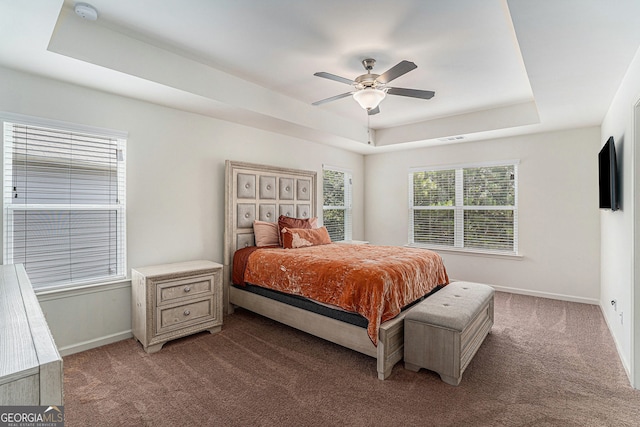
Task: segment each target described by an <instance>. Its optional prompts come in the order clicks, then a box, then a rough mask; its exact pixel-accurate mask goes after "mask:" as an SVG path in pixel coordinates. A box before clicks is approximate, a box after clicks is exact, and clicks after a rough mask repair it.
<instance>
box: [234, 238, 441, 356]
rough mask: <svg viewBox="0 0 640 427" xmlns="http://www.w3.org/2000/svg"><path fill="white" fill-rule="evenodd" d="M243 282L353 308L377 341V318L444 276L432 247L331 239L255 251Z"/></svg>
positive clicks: (391, 312) (396, 310)
mask: <svg viewBox="0 0 640 427" xmlns="http://www.w3.org/2000/svg"><path fill="white" fill-rule="evenodd" d="M244 281H245V282H247V283H251V284H254V285H258V286H262V287H266V288H270V289H275V290H278V291H281V292H286V293H289V294H294V295H300V296H303V297H306V298H310V299H313V300H315V301H318V302H322V303H325V304H331V305H334V306H338V307H340V308H342V309H343V310H347V311H352V312H356V313H359V314H361V315H362V316H364V317H365V318H367V320H368V321H369V325H368V327H367V333H368V334H369V337H370V338H371V341H373V343H374V344H375V345H377V344H378V329H379V327H380V324H381V323H382V322H385V321H387V320H389V319H392V318H393V317H395V316H397V315H398V314H399V313H400V311H401V310H402V307H404V306H406V305H408V304H410V303H412V302H413V301H415V300H417V299H419V298H421V297H422V296H424V295H426V294H428V293H429V292H430V291H431V290H433V289H434V288H435V287H436V286H438V285H446V284H448V283H449V277H448V276H447V272H446V269H445V267H444V264H443V263H442V258H441V257H440V255H438V254H437V253H435V252H432V251H428V250H425V249H416V248H404V247H397V246H373V245H344V244H336V243H332V244H329V245H321V246H312V247H307V248H299V249H282V248H261V249H259V250H256V251H255V252H253V253H251V255H249V257H248V259H247V266H246V269H245V272H244Z"/></svg>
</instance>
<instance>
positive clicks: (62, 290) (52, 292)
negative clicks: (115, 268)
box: [34, 277, 131, 301]
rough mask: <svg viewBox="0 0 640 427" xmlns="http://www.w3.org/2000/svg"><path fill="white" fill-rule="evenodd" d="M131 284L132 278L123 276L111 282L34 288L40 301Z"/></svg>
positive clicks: (103, 290) (104, 290) (108, 289)
mask: <svg viewBox="0 0 640 427" xmlns="http://www.w3.org/2000/svg"><path fill="white" fill-rule="evenodd" d="M130 286H131V279H128V278H126V277H123V278H121V279H116V280H113V281H110V282H101V283H91V284H82V285H65V286H60V287H56V288H53V287H52V288H42V289H34V292H35V294H36V296H37V297H38V300H39V301H50V300H55V299H60V298H68V297H72V296H78V295H84V294H92V293H96V292H106V291H111V290H114V289H119V288H126V287H130Z"/></svg>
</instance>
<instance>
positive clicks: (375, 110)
mask: <svg viewBox="0 0 640 427" xmlns="http://www.w3.org/2000/svg"><path fill="white" fill-rule="evenodd" d="M379 112H380V106H379V105H378V106H377V107H376V108H372V109H371V110H369V111H367V114H369V115H370V116H373V115H374V114H378V113H379Z"/></svg>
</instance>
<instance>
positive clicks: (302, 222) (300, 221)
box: [278, 215, 318, 246]
mask: <svg viewBox="0 0 640 427" xmlns="http://www.w3.org/2000/svg"><path fill="white" fill-rule="evenodd" d="M278 227H279V228H280V232H282V229H283V228H285V227H286V228H306V229H309V228H318V218H315V217H314V218H292V217H290V216H285V215H280V217H279V218H278ZM278 234H279V235H278V237H279V238H280V246H282V234H280V233H278Z"/></svg>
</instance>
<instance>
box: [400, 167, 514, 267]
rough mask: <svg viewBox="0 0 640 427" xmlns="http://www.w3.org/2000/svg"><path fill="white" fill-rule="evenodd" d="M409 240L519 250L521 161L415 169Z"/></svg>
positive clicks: (432, 244)
mask: <svg viewBox="0 0 640 427" xmlns="http://www.w3.org/2000/svg"><path fill="white" fill-rule="evenodd" d="M409 183H410V185H409V188H410V191H409V206H410V212H409V216H410V221H409V243H410V244H412V245H415V246H426V247H434V248H450V249H457V250H467V251H474V252H488V253H502V254H513V255H515V254H517V253H518V236H517V232H518V209H517V199H518V191H517V189H518V163H517V162H509V163H506V164H490V165H478V166H475V165H472V166H465V167H450V168H447V167H445V168H438V169H429V168H419V169H414V170H412V171H411V172H409Z"/></svg>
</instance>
